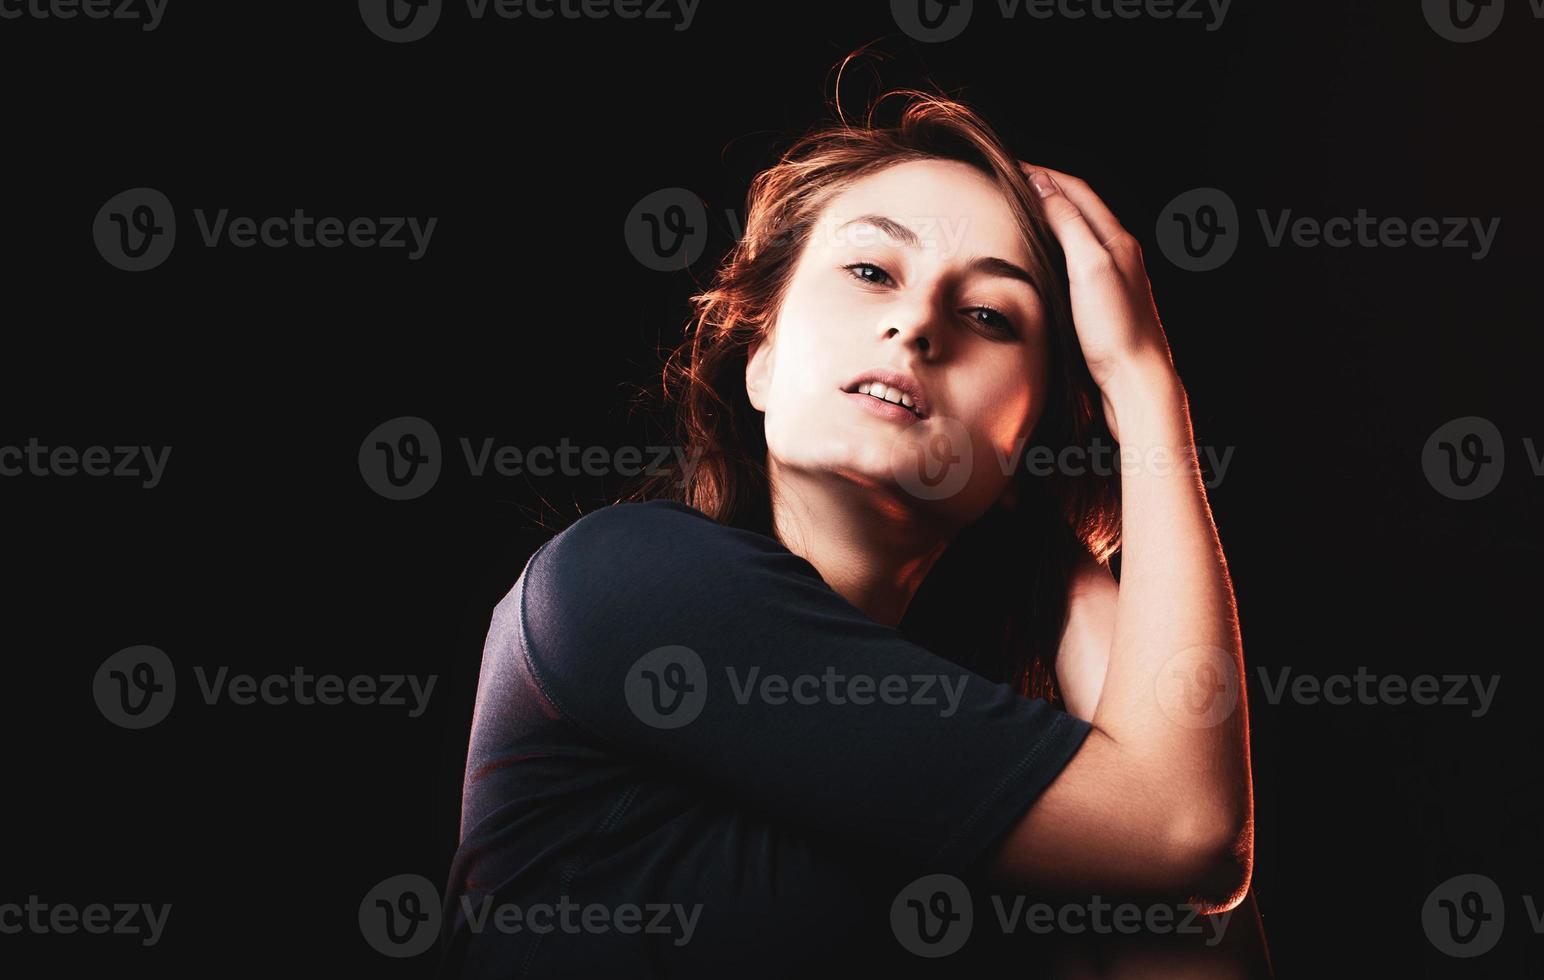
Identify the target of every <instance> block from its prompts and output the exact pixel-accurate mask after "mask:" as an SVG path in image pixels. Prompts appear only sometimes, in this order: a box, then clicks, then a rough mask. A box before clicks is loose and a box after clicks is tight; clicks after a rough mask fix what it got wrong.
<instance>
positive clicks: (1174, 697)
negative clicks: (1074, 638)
mask: <svg viewBox="0 0 1544 980" xmlns="http://www.w3.org/2000/svg"><path fill="white" fill-rule="evenodd" d="M1105 397H1106V405H1107V410H1108V411H1110V412H1112V413H1113V414H1114V416H1115V418H1114V419H1112V429H1113V428H1115V427H1116V424H1118V433H1119V435H1118V438H1119V441H1120V450H1121V469H1120V474H1121V523H1122V546H1121V580H1120V591H1119V598H1118V600H1117V603H1116V612H1115V626H1114V636H1113V640H1112V643H1111V651H1110V660H1109V665H1108V667H1107V670H1106V674H1105V677H1104V685H1103V690H1102V692H1101V694H1100V698H1099V702H1098V705H1097V707H1096V709H1095V711H1094V717H1093V719H1092V721H1093V724H1094V726H1095V727H1096V728H1098V729H1100V730H1101V731H1103V732H1104V733H1105V734H1107V735H1108V736H1109V737H1110V738H1112V739H1113V740H1114V741H1116V742H1117V743H1119V744H1120V745H1121V746H1122V747H1123V748H1125V749H1128V750H1129V751H1130V753H1131V754H1132V757H1133V759H1135V760H1138V761H1139V763H1140V764H1141V765H1142V766H1144V767H1147V768H1150V769H1151V771H1152V774H1153V777H1154V782H1153V786H1154V791H1155V792H1158V793H1162V794H1166V795H1167V796H1168V797H1169V798H1170V799H1172V800H1173V803H1174V806H1175V812H1176V816H1177V820H1179V821H1181V824H1182V826H1183V827H1185V828H1186V829H1185V830H1184V831H1183V833H1186V834H1189V835H1193V836H1191V837H1190V839H1192V840H1195V841H1198V842H1208V843H1215V844H1216V846H1219V847H1233V846H1235V845H1236V847H1237V848H1238V849H1239V850H1240V851H1241V852H1247V851H1248V849H1249V840H1250V837H1251V834H1252V827H1251V824H1252V818H1253V803H1252V799H1251V792H1250V783H1249V753H1248V734H1247V714H1246V709H1245V704H1244V697H1243V655H1242V646H1241V641H1240V637H1239V630H1238V620H1237V613H1236V610H1235V606H1234V601H1233V592H1232V587H1231V584H1230V582H1229V579H1228V572H1227V566H1226V564H1225V561H1224V559H1223V555H1222V549H1221V546H1220V544H1219V542H1218V539H1217V535H1216V531H1215V528H1214V527H1213V524H1212V519H1211V511H1210V508H1209V506H1208V504H1207V500H1206V494H1205V489H1204V486H1203V483H1202V480H1201V476H1200V473H1199V471H1198V469H1197V467H1196V466H1195V450H1194V437H1193V435H1192V432H1191V426H1190V416H1189V407H1188V401H1187V398H1186V394H1185V391H1184V388H1183V386H1182V385H1181V384H1180V381H1179V378H1178V376H1177V375H1176V374H1175V373H1174V370H1173V368H1172V366H1171V365H1170V364H1169V363H1167V361H1166V359H1157V358H1154V359H1152V360H1150V361H1144V362H1140V363H1133V364H1132V365H1131V366H1130V367H1129V368H1127V369H1125V370H1123V371H1121V372H1120V373H1119V374H1118V375H1117V376H1116V377H1114V378H1112V379H1111V381H1110V383H1109V384H1108V385H1107V387H1106V388H1105ZM1250 856H1251V855H1250V854H1249V853H1240V857H1241V858H1243V859H1244V860H1245V862H1246V864H1247V862H1248V860H1249V858H1250ZM1246 884H1247V881H1246Z"/></svg>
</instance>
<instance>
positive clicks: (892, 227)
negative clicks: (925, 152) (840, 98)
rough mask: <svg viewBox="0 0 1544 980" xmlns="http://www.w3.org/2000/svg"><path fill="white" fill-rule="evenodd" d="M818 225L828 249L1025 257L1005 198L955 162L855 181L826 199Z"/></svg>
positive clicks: (908, 165)
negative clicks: (899, 248)
mask: <svg viewBox="0 0 1544 980" xmlns="http://www.w3.org/2000/svg"><path fill="white" fill-rule="evenodd" d="M819 224H820V231H821V233H822V236H823V237H824V239H825V241H826V242H827V243H828V244H830V245H831V246H833V247H840V246H844V245H851V246H856V247H864V246H870V245H882V244H892V243H894V244H900V245H906V246H920V247H923V248H929V249H943V250H948V251H962V252H964V253H968V254H972V255H998V256H1001V257H1003V258H1006V259H1010V260H1014V259H1015V258H1017V259H1020V260H1022V259H1026V258H1027V255H1026V249H1025V247H1024V241H1023V238H1022V236H1021V234H1020V230H1019V226H1018V222H1017V221H1016V220H1015V217H1014V212H1013V208H1012V207H1011V205H1010V204H1009V202H1008V199H1007V198H1006V197H1005V196H1004V194H1003V192H1002V191H1001V190H1000V189H999V188H998V186H997V184H996V183H995V182H994V181H993V180H992V179H991V178H990V177H988V176H987V175H986V174H984V173H982V172H981V171H980V170H977V169H976V168H975V167H972V166H970V165H969V164H966V163H960V162H958V161H954V160H908V161H906V162H905V163H899V164H896V165H894V166H892V167H887V168H885V169H884V170H881V171H879V172H877V173H873V174H868V175H866V176H864V177H862V178H859V179H858V180H855V181H853V182H852V183H851V184H849V185H848V186H846V187H844V188H843V189H842V190H841V191H840V192H838V193H837V194H836V195H835V196H834V197H833V198H832V199H831V201H830V203H829V204H828V205H827V207H826V209H825V211H824V213H823V214H822V216H821V220H820V222H819Z"/></svg>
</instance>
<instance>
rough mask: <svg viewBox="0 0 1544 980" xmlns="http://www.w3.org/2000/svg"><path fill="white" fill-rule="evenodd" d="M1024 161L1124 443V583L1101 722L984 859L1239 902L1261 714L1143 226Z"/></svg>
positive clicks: (1041, 890) (1213, 906)
mask: <svg viewBox="0 0 1544 980" xmlns="http://www.w3.org/2000/svg"><path fill="white" fill-rule="evenodd" d="M1026 171H1027V172H1029V174H1030V180H1031V183H1032V184H1033V185H1035V189H1036V192H1037V193H1039V194H1040V196H1041V199H1042V203H1043V205H1044V208H1045V214H1046V217H1047V220H1048V221H1049V223H1050V225H1051V227H1052V229H1053V231H1054V232H1055V234H1056V236H1057V239H1058V241H1059V242H1060V243H1061V245H1062V248H1063V250H1064V252H1065V253H1066V256H1067V269H1068V278H1069V285H1070V292H1071V298H1072V315H1073V321H1074V326H1075V328H1076V330H1077V336H1078V342H1079V344H1080V345H1081V347H1082V352H1083V355H1084V359H1085V361H1086V362H1087V364H1088V367H1089V372H1090V374H1091V375H1092V377H1093V380H1094V381H1095V383H1096V384H1097V385H1098V387H1099V390H1100V392H1101V394H1102V396H1103V402H1104V406H1103V407H1104V413H1105V418H1106V421H1107V422H1108V423H1109V428H1110V430H1111V434H1112V435H1114V437H1115V439H1116V441H1117V442H1118V443H1119V444H1120V448H1121V451H1122V467H1121V520H1122V532H1123V541H1122V552H1121V582H1120V588H1119V591H1118V594H1117V596H1116V600H1115V609H1114V619H1113V627H1112V635H1111V642H1110V653H1109V659H1108V664H1107V666H1106V668H1105V671H1104V677H1103V684H1102V686H1101V687H1100V689H1099V692H1098V695H1097V700H1096V702H1095V703H1094V705H1093V711H1092V717H1091V718H1090V719H1089V721H1090V723H1091V725H1092V730H1091V731H1090V732H1089V734H1088V736H1087V737H1086V738H1085V740H1084V742H1083V744H1082V746H1081V747H1080V748H1079V750H1078V752H1077V754H1076V755H1074V756H1073V758H1072V759H1071V761H1070V762H1068V764H1067V765H1066V767H1065V768H1064V769H1063V770H1062V772H1061V773H1060V774H1059V775H1058V776H1057V778H1056V779H1055V780H1054V781H1053V782H1052V783H1051V784H1050V786H1048V787H1047V788H1046V790H1045V792H1044V793H1042V794H1041V796H1040V797H1039V798H1038V799H1037V800H1036V801H1035V802H1034V804H1032V805H1031V806H1030V808H1029V809H1028V810H1027V811H1026V813H1025V814H1024V816H1023V818H1022V819H1021V820H1020V822H1019V823H1018V824H1017V825H1016V826H1015V827H1013V828H1012V829H1011V830H1010V831H1009V833H1008V834H1007V835H1006V837H1005V839H1004V841H1003V842H1002V844H1001V845H1000V846H999V847H998V849H997V850H996V852H995V853H994V855H993V857H992V860H991V863H990V870H989V874H990V875H991V876H993V877H995V878H997V879H998V880H1000V881H1003V882H1005V883H1006V884H1008V885H1009V886H1010V887H1016V888H1027V889H1030V890H1032V891H1034V892H1036V893H1037V894H1040V895H1045V896H1048V897H1049V896H1056V895H1080V896H1089V895H1122V896H1131V897H1132V898H1133V899H1136V900H1147V901H1155V902H1164V903H1175V904H1178V903H1189V904H1193V905H1196V906H1199V907H1200V908H1201V910H1202V911H1204V912H1207V913H1219V912H1226V911H1228V910H1230V909H1233V908H1235V907H1237V906H1238V905H1239V904H1241V903H1242V902H1243V901H1244V899H1245V897H1246V895H1247V894H1248V888H1249V877H1250V873H1251V871H1252V867H1253V860H1254V827H1253V822H1254V800H1253V793H1252V790H1251V785H1250V775H1249V740H1248V738H1249V737H1248V716H1247V705H1246V703H1245V698H1244V685H1243V650H1242V640H1241V638H1240V634H1239V629H1238V622H1237V613H1236V610H1235V607H1234V603H1233V590H1232V585H1231V582H1230V581H1229V577H1228V570H1227V565H1226V562H1225V561H1224V559H1223V555H1222V549H1221V546H1220V543H1219V540H1218V537H1217V533H1216V529H1215V527H1214V525H1213V523H1212V519H1211V511H1210V507H1209V505H1208V503H1207V500H1206V493H1205V486H1204V484H1203V483H1202V480H1201V476H1200V473H1199V471H1198V469H1197V468H1196V467H1195V465H1194V460H1195V444H1194V437H1193V433H1192V431H1191V426H1190V412H1189V400H1188V397H1187V395H1186V393H1185V390H1184V386H1183V385H1182V384H1181V383H1180V380H1179V377H1178V375H1177V373H1176V372H1175V370H1174V366H1173V361H1172V358H1171V356H1170V353H1169V348H1168V341H1167V339H1166V338H1165V336H1164V333H1163V328H1162V326H1161V324H1160V322H1159V319H1158V314H1157V310H1156V309H1155V308H1154V305H1153V300H1152V293H1151V289H1150V286H1149V284H1148V280H1147V275H1146V270H1145V267H1144V266H1143V263H1142V255H1141V248H1140V246H1139V245H1138V243H1137V241H1136V239H1135V238H1134V237H1133V236H1132V235H1130V234H1129V233H1128V232H1127V231H1126V230H1125V229H1124V228H1122V227H1121V226H1120V224H1119V223H1118V222H1117V221H1116V219H1115V217H1114V215H1113V214H1111V213H1110V212H1109V209H1108V208H1107V207H1105V205H1104V203H1103V202H1102V201H1100V200H1099V198H1098V197H1097V195H1095V194H1094V193H1093V191H1092V190H1091V189H1090V188H1089V187H1088V186H1087V185H1086V184H1085V183H1083V182H1082V181H1080V180H1078V179H1077V178H1074V177H1070V176H1068V175H1065V174H1059V173H1055V172H1054V171H1052V172H1051V173H1052V174H1054V180H1053V179H1051V178H1050V177H1048V176H1047V173H1046V171H1045V169H1044V168H1030V167H1028V165H1026ZM1128 456H1129V458H1130V459H1131V460H1132V462H1131V463H1130V464H1128V463H1127V459H1128ZM1198 693H1199V695H1200V697H1199V699H1197V694H1198ZM1075 696H1077V697H1081V698H1082V699H1083V700H1084V702H1085V703H1086V701H1087V700H1088V695H1087V692H1083V693H1081V694H1079V695H1075ZM1085 706H1086V704H1085Z"/></svg>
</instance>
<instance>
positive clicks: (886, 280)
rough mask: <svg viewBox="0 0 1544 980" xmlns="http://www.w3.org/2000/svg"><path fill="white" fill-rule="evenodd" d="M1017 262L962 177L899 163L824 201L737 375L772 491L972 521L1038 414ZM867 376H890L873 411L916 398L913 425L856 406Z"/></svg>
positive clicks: (1034, 335) (952, 170) (993, 210)
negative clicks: (820, 494) (800, 481)
mask: <svg viewBox="0 0 1544 980" xmlns="http://www.w3.org/2000/svg"><path fill="white" fill-rule="evenodd" d="M1030 261H1031V259H1030V254H1029V250H1028V249H1027V248H1026V246H1025V244H1024V241H1023V239H1022V237H1021V236H1020V233H1019V229H1018V226H1017V224H1016V223H1015V221H1014V218H1013V212H1012V211H1011V210H1010V208H1009V205H1008V201H1007V199H1006V198H1005V197H1004V196H1003V194H1002V192H1001V191H999V190H998V188H997V186H996V184H995V183H993V181H992V179H991V178H989V177H988V176H986V175H985V174H983V173H981V172H980V171H978V170H976V169H975V168H974V167H971V166H969V165H967V164H964V163H959V162H956V161H950V160H912V161H907V162H905V163H899V164H896V165H894V166H891V167H888V168H886V169H884V170H882V171H879V172H878V173H874V174H870V175H868V176H866V177H864V178H862V179H860V180H857V181H854V182H853V183H851V184H849V185H847V186H846V187H845V188H844V189H843V190H842V191H841V192H840V193H838V194H837V195H836V196H834V197H833V198H832V200H831V201H830V202H829V203H828V204H827V205H826V208H825V211H824V212H823V213H822V215H821V217H820V219H819V220H818V221H817V223H816V225H815V227H814V229H813V231H812V233H811V236H810V238H809V240H808V242H807V243H806V244H805V246H804V251H803V253H802V255H801V256H800V258H799V260H798V265H797V267H796V269H795V272H794V275H793V278H792V280H791V282H790V283H789V285H788V288H787V292H786V294H785V295H784V297H783V301H782V304H781V307H780V309H779V312H778V316H777V319H776V321H775V323H774V324H773V325H772V329H771V331H770V333H769V334H768V336H767V338H766V339H765V341H764V342H761V343H759V344H758V345H756V346H755V347H753V348H752V350H751V352H750V357H749V360H748V363H747V367H746V390H747V393H748V394H749V396H750V400H751V404H752V405H753V406H755V408H756V409H758V410H759V411H761V412H763V413H765V422H766V439H767V447H768V453H769V456H770V459H769V461H768V462H769V466H770V467H771V468H772V475H773V479H774V482H776V481H778V480H780V479H783V478H784V477H785V476H787V475H791V474H793V473H794V472H796V471H797V472H798V473H799V474H800V475H801V476H803V475H816V474H823V475H836V476H839V477H842V478H845V479H848V480H850V481H853V482H855V483H858V484H860V485H863V486H865V487H867V488H870V489H872V490H874V491H876V492H879V493H883V494H885V495H886V496H888V497H890V498H892V499H893V500H895V501H898V502H899V503H900V504H901V505H903V506H906V507H908V508H911V509H913V510H917V511H923V512H926V513H927V514H929V515H930V516H932V517H934V518H936V519H939V520H942V521H943V522H944V523H946V524H949V525H952V526H955V527H962V526H964V525H965V524H968V523H970V522H971V521H973V520H975V519H976V518H978V517H980V516H981V515H982V514H983V513H985V511H986V510H987V509H988V508H989V507H990V506H991V505H992V503H993V502H994V501H995V500H997V499H999V498H1000V497H1002V496H1003V493H1004V491H1005V490H1006V489H1007V488H1008V487H1009V485H1010V482H1011V477H1012V473H1013V469H1014V467H1015V466H1017V465H1018V463H1019V461H1020V459H1021V453H1022V450H1023V447H1024V444H1025V442H1026V441H1027V440H1028V437H1029V434H1030V433H1031V431H1032V430H1033V429H1034V425H1035V422H1036V420H1037V419H1038V418H1039V416H1040V412H1041V409H1042V408H1043V407H1044V405H1045V392H1046V379H1047V371H1048V365H1047V330H1048V324H1047V322H1046V312H1045V307H1044V305H1043V304H1042V303H1041V301H1040V297H1039V294H1038V293H1037V292H1036V290H1035V288H1034V287H1033V286H1032V285H1030V283H1029V282H1028V281H1027V280H1026V279H1025V278H1024V275H1027V270H1029V268H1030ZM1021 272H1022V274H1021ZM871 371H888V372H895V374H896V375H899V376H901V377H899V378H895V377H892V379H891V380H892V381H898V382H901V383H900V384H899V385H895V386H892V385H886V389H885V390H884V391H882V392H881V394H883V395H885V396H886V399H887V400H890V399H894V398H895V397H896V395H895V394H894V393H893V392H891V391H890V390H889V389H890V388H892V387H901V388H904V387H906V381H909V382H911V383H912V384H914V385H915V386H917V388H918V389H919V390H920V395H921V400H920V406H919V407H920V409H921V411H922V413H923V416H922V417H920V418H919V417H917V415H915V414H914V413H912V412H910V411H907V410H905V409H904V407H890V406H885V405H883V404H882V403H881V402H879V401H877V400H874V397H875V396H874V395H873V394H863V393H861V392H858V391H856V390H855V385H854V382H855V381H857V380H859V379H860V378H862V377H863V376H864V375H865V374H867V373H869V372H871ZM902 379H906V380H904V381H903V380H902ZM909 400H912V401H916V399H909Z"/></svg>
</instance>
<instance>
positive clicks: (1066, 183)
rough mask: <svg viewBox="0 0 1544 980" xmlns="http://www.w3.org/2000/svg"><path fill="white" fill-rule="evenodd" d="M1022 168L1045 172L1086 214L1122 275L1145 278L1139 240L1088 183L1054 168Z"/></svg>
mask: <svg viewBox="0 0 1544 980" xmlns="http://www.w3.org/2000/svg"><path fill="white" fill-rule="evenodd" d="M1019 165H1020V166H1021V167H1022V168H1023V169H1024V172H1025V173H1026V174H1028V173H1031V172H1033V171H1035V170H1043V171H1045V172H1046V173H1048V174H1050V175H1051V177H1052V179H1054V180H1055V181H1056V183H1057V185H1058V186H1059V187H1060V188H1061V190H1062V193H1063V194H1065V195H1067V199H1068V200H1070V201H1071V202H1072V203H1073V204H1075V205H1077V208H1078V210H1079V211H1081V212H1083V218H1084V220H1086V221H1087V222H1088V226H1089V227H1090V228H1092V229H1093V230H1094V235H1095V236H1096V237H1097V238H1098V239H1099V244H1100V245H1102V246H1103V247H1104V248H1105V249H1107V250H1108V251H1109V252H1110V253H1111V254H1113V255H1114V256H1115V264H1116V265H1117V266H1119V267H1120V270H1121V272H1122V273H1124V274H1125V275H1126V277H1127V278H1128V279H1131V280H1133V281H1136V279H1137V277H1138V276H1139V275H1143V267H1142V245H1141V243H1140V242H1138V241H1137V239H1136V236H1134V235H1132V234H1131V233H1130V232H1128V231H1127V230H1126V228H1125V226H1124V225H1122V224H1121V223H1120V220H1119V219H1118V218H1116V217H1115V213H1114V212H1113V211H1111V210H1110V209H1109V207H1108V206H1106V205H1105V203H1104V200H1103V199H1102V198H1100V197H1099V195H1098V194H1095V193H1094V189H1093V188H1092V187H1090V186H1088V182H1087V181H1086V180H1083V179H1082V178H1080V177H1074V176H1073V175H1072V174H1068V173H1063V172H1062V171H1060V170H1056V169H1054V168H1052V167H1042V166H1040V165H1038V164H1029V163H1024V162H1023V161H1022V160H1021V161H1019Z"/></svg>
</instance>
